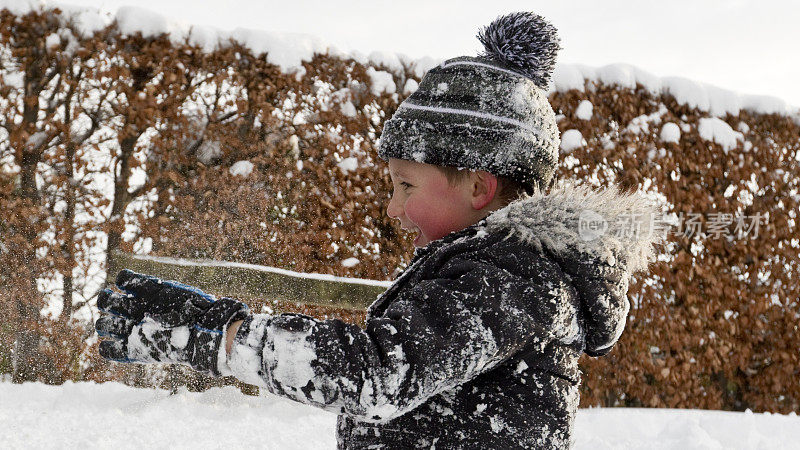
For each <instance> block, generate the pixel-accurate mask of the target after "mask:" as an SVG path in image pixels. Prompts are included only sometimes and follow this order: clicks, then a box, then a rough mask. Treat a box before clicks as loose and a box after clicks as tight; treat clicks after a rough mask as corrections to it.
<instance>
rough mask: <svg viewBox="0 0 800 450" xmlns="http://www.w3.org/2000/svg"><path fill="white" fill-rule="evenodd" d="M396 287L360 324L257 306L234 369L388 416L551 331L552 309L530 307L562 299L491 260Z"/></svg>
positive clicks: (296, 392) (355, 412)
mask: <svg viewBox="0 0 800 450" xmlns="http://www.w3.org/2000/svg"><path fill="white" fill-rule="evenodd" d="M542 261H543V263H546V261H547V260H542ZM540 262H541V261H540ZM395 295H396V297H395V298H393V299H392V301H391V303H390V306H389V307H388V309H387V310H386V311H385V313H384V314H382V315H381V317H375V318H371V319H369V320H368V321H367V324H366V326H365V328H363V329H362V328H360V327H358V326H355V325H351V324H347V323H345V322H342V321H339V320H316V319H314V318H311V317H308V316H304V315H299V314H283V315H278V316H269V315H259V314H256V315H252V316H250V317H248V318H247V319H246V320H245V322H244V323H243V324H242V327H241V328H240V330H239V332H238V333H237V335H236V338H235V340H234V344H233V347H232V350H231V354H230V356H229V357H228V359H227V364H228V366H229V367H228V369H229V373H228V374H232V375H234V376H236V377H237V378H239V379H240V380H242V381H244V382H246V383H251V384H255V385H257V386H262V387H265V388H266V389H268V390H269V391H271V392H273V393H275V394H278V395H282V396H285V397H289V398H291V399H294V400H297V401H300V402H303V403H309V404H312V405H315V406H318V407H322V408H324V409H326V410H329V411H331V412H335V413H343V414H347V415H351V416H355V417H357V418H359V419H360V420H369V421H386V420H389V419H392V418H394V417H397V416H400V415H402V414H404V413H406V412H408V411H411V410H413V409H414V408H416V407H417V406H419V405H420V404H422V403H423V402H425V400H427V399H428V398H429V397H431V396H433V395H435V394H437V393H439V392H443V391H446V390H449V389H451V388H453V387H455V386H457V385H460V384H463V383H465V382H466V381H468V380H470V379H471V378H474V377H475V376H477V375H479V374H481V373H483V372H485V371H487V370H490V369H492V368H493V367H495V366H497V365H498V364H499V363H501V362H503V361H505V360H506V359H508V358H509V357H511V356H513V355H514V354H515V353H516V352H518V351H519V350H521V349H522V348H523V347H525V348H526V349H530V348H532V346H533V348H536V347H537V346H539V347H541V348H542V349H543V348H544V346H545V345H546V344H547V343H548V342H549V341H550V340H552V339H553V337H554V333H553V331H554V324H553V323H552V319H553V317H551V318H550V319H542V316H541V315H539V314H533V313H532V311H540V312H541V310H548V308H551V309H552V305H555V304H557V303H559V302H557V299H553V298H552V297H553V295H558V292H557V289H554V286H552V285H548V284H545V283H531V281H530V280H527V279H522V278H521V277H518V276H514V275H512V274H510V273H509V272H507V271H505V270H502V269H499V268H497V267H496V266H494V265H493V264H489V263H486V262H481V261H475V260H466V259H452V260H450V261H448V262H447V263H446V264H445V266H444V267H443V268H442V270H440V271H439V273H438V274H437V277H436V278H435V279H429V280H424V281H421V282H419V283H416V284H414V285H413V286H410V287H408V288H405V289H400V290H399V291H398V292H397V293H396V294H395ZM531 299H535V302H536V303H538V302H542V303H543V304H542V305H538V306H537V305H536V304H531ZM556 319H557V320H558V318H557V317H556ZM543 322H551V323H543ZM562 322H564V323H567V322H569V321H568V320H562ZM555 328H558V326H555ZM556 334H558V333H556Z"/></svg>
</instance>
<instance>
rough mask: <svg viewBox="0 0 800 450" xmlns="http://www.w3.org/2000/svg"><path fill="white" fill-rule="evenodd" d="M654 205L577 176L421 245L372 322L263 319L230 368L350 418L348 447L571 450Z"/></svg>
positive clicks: (618, 323) (243, 336) (242, 337)
mask: <svg viewBox="0 0 800 450" xmlns="http://www.w3.org/2000/svg"><path fill="white" fill-rule="evenodd" d="M655 214H656V210H655V207H654V206H653V204H652V203H651V202H648V201H645V200H643V199H642V198H641V197H636V196H633V195H622V194H620V193H618V192H617V190H616V189H613V188H612V189H608V190H605V191H599V192H598V191H593V190H590V189H589V188H586V187H581V186H574V185H568V184H567V185H562V186H560V187H557V188H554V189H553V190H551V192H550V193H549V194H536V195H533V196H530V197H527V198H524V199H522V200H519V201H516V202H514V203H512V204H510V205H509V206H507V207H505V208H503V209H501V210H499V211H496V212H495V213H493V214H492V215H490V216H489V217H487V218H486V219H484V220H483V221H481V222H479V223H478V224H476V225H473V226H471V227H468V228H466V229H464V230H461V231H458V232H455V233H452V234H450V235H448V236H446V237H444V238H443V239H440V240H438V241H434V242H432V243H430V244H429V245H428V246H427V247H425V248H422V249H418V250H417V252H416V253H415V255H414V258H413V260H412V261H411V262H410V264H409V266H408V268H407V269H406V270H405V272H404V273H403V274H402V275H401V276H399V277H398V279H397V280H396V281H395V283H394V284H393V285H392V286H391V287H390V288H389V289H388V290H387V291H386V292H385V293H384V294H382V295H381V296H380V297H378V299H377V300H376V301H375V303H374V304H372V305H371V306H370V308H369V310H368V313H367V321H366V327H365V328H360V327H358V326H355V325H350V324H347V323H344V322H342V321H339V320H317V319H314V318H311V317H308V316H304V315H299V314H282V315H278V316H269V315H258V314H256V315H252V316H250V317H249V318H248V319H247V320H245V323H244V324H243V325H242V327H241V328H240V331H239V332H238V333H237V335H236V338H235V344H234V347H233V350H232V352H231V355H230V356H229V358H228V360H227V365H228V367H227V368H225V369H226V371H225V372H226V373H229V374H233V375H235V376H236V377H238V378H239V379H241V380H243V381H245V382H247V383H252V384H255V385H258V386H262V387H265V388H266V389H268V390H269V391H270V392H273V393H275V394H278V395H282V396H285V397H289V398H291V399H294V400H297V401H300V402H303V403H308V404H311V405H315V406H318V407H321V408H324V409H326V410H328V411H332V412H335V413H338V414H339V421H338V443H339V447H340V448H434V447H435V448H448V449H449V448H480V449H487V448H497V449H500V448H502V449H510V448H567V447H569V446H570V438H571V428H572V423H573V420H574V417H575V413H576V410H577V407H578V401H579V394H578V385H579V383H580V372H579V369H578V358H579V357H580V356H581V354H582V353H584V352H586V353H588V354H589V355H591V356H600V355H603V354H605V353H607V352H608V351H610V349H611V347H612V346H613V345H614V344H615V343H616V341H617V339H619V337H620V334H621V333H622V331H623V329H624V327H625V320H626V317H627V314H628V307H629V303H628V299H627V295H626V292H627V290H628V282H629V278H630V276H631V274H632V273H633V272H635V271H638V270H641V269H645V268H646V267H647V264H648V262H649V261H651V260H652V259H653V256H654V249H653V244H655V243H657V242H658V241H659V240H660V238H661V236H659V234H658V233H655V231H656V230H654V229H653V227H652V222H651V221H650V219H651V218H652V217H653V216H654V215H655Z"/></svg>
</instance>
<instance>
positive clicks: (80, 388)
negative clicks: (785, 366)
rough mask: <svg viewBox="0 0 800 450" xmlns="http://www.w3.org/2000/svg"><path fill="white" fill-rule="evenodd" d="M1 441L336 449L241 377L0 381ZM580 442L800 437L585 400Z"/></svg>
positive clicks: (737, 416)
mask: <svg viewBox="0 0 800 450" xmlns="http://www.w3.org/2000/svg"><path fill="white" fill-rule="evenodd" d="M0 399H2V401H0V424H2V426H0V442H2V447H3V448H9V449H17V448H59V449H73V448H74V449H87V448H89V449H92V448H114V449H116V450H122V449H139V448H186V449H198V448H226V447H228V448H269V449H287V450H290V449H303V450H312V449H334V448H336V416H335V415H333V414H331V413H328V412H325V411H322V410H320V409H316V408H313V407H311V406H307V405H302V404H299V403H295V402H292V401H290V400H285V399H282V398H280V397H276V396H274V395H270V394H266V395H262V396H260V397H252V396H246V395H243V394H241V393H240V392H239V390H238V389H236V388H234V387H224V388H213V389H210V390H208V391H206V392H202V393H197V392H188V391H186V390H181V391H179V392H178V393H177V394H176V395H169V393H168V392H167V391H163V390H154V389H137V388H132V387H128V386H124V385H122V384H119V383H104V384H95V383H72V382H67V383H65V384H64V385H62V386H48V385H44V384H38V383H27V384H22V385H18V384H11V383H7V382H0ZM574 430H575V431H574V437H575V446H574V449H575V450H589V449H681V450H683V449H761V448H764V449H767V448H769V449H778V448H795V446H796V445H797V443H798V442H800V418H798V417H797V416H796V415H794V414H792V415H788V416H784V415H780V414H769V413H765V414H753V413H750V412H744V413H735V412H723V411H701V410H680V409H677V410H667V409H638V408H592V409H580V410H578V416H577V419H576V421H575V428H574Z"/></svg>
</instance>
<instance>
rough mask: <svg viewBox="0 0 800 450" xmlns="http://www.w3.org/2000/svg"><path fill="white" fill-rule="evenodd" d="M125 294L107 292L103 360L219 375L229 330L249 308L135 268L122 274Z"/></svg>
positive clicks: (101, 323) (100, 301) (100, 323)
mask: <svg viewBox="0 0 800 450" xmlns="http://www.w3.org/2000/svg"><path fill="white" fill-rule="evenodd" d="M116 284H117V288H118V289H119V290H120V291H122V293H119V292H114V291H112V290H110V289H105V290H104V291H102V292H101V293H100V295H99V296H98V298H97V307H98V308H99V309H100V312H101V313H102V314H101V316H100V318H99V319H98V320H97V322H95V329H96V330H97V334H98V335H99V336H100V337H103V338H108V339H106V340H104V341H102V342H100V356H102V357H104V358H107V359H110V360H113V361H117V362H133V363H177V364H185V365H189V366H191V367H192V368H194V369H195V370H197V371H200V372H203V373H206V374H209V375H214V376H219V375H220V374H221V373H220V365H221V363H220V361H222V364H224V353H222V354H220V352H221V351H223V352H224V345H225V343H224V342H222V337H223V333H224V331H225V330H226V329H227V327H228V326H229V325H230V324H231V322H234V321H236V320H242V319H244V318H246V317H247V315H248V307H247V305H245V304H244V303H242V302H239V301H237V300H234V299H231V298H224V297H223V298H219V299H218V298H216V297H214V296H213V295H210V294H206V293H205V292H203V291H201V290H199V289H197V288H194V287H191V286H187V285H185V284H181V283H177V282H174V281H165V280H160V279H158V278H156V277H152V276H149V275H142V274H138V273H135V272H132V271H130V270H123V271H122V272H120V273H119V275H117V283H116Z"/></svg>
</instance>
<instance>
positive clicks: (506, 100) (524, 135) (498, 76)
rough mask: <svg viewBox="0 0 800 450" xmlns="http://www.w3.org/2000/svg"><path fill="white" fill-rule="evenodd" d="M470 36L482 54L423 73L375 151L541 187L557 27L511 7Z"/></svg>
mask: <svg viewBox="0 0 800 450" xmlns="http://www.w3.org/2000/svg"><path fill="white" fill-rule="evenodd" d="M478 39H479V40H480V41H481V43H482V44H483V45H484V47H485V50H486V51H485V53H483V54H481V55H479V56H477V57H470V56H462V57H458V58H453V59H449V60H447V61H445V62H443V63H442V64H441V65H439V66H437V67H434V68H432V69H431V70H429V71H428V72H427V73H426V74H425V76H424V77H423V78H422V81H421V82H420V85H419V88H418V89H417V91H416V92H414V93H413V94H412V95H411V96H410V97H408V98H407V99H406V100H405V101H403V102H402V103H401V104H400V106H399V107H398V109H397V112H396V113H395V114H394V116H392V118H391V119H389V120H388V121H387V122H386V124H385V125H384V127H383V134H382V135H381V140H380V146H379V149H378V153H379V155H380V157H381V158H383V159H386V160H388V159H389V158H399V159H405V160H413V161H418V162H423V163H427V164H434V165H438V166H450V167H459V168H466V169H472V170H485V171H487V172H489V173H491V174H493V175H496V176H503V177H507V178H510V179H512V180H515V181H518V182H519V183H521V184H522V185H524V186H528V187H535V186H538V187H546V186H548V185H549V183H550V181H551V180H552V178H553V175H554V172H555V168H556V164H557V161H558V147H559V143H560V137H559V131H558V126H557V124H556V118H555V113H554V112H553V108H552V107H551V106H550V103H549V102H548V101H547V92H546V91H547V85H548V83H549V81H550V76H551V74H552V71H553V68H554V67H555V60H556V53H557V52H558V50H559V49H560V45H559V42H560V41H559V38H558V35H557V30H556V28H555V27H554V26H553V25H551V24H550V23H549V22H547V21H546V20H545V19H544V18H542V17H541V16H538V15H536V14H533V13H528V12H519V13H513V14H509V15H506V16H502V17H499V18H497V19H496V20H495V21H494V22H492V23H491V24H490V25H489V26H488V27H485V28H484V29H482V30H480V32H479V33H478Z"/></svg>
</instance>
